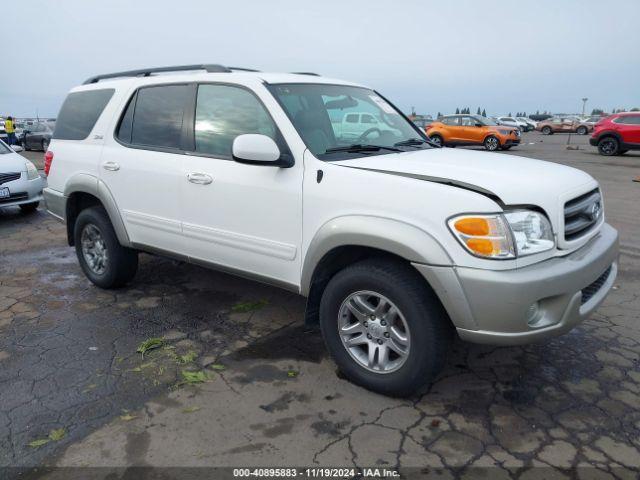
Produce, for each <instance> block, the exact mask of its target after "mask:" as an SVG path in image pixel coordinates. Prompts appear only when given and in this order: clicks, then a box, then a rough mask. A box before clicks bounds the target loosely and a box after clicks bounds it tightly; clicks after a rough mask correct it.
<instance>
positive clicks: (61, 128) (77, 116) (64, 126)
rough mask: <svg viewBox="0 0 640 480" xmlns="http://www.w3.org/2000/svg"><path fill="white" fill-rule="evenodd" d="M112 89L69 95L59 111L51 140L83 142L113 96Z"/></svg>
mask: <svg viewBox="0 0 640 480" xmlns="http://www.w3.org/2000/svg"><path fill="white" fill-rule="evenodd" d="M114 91H115V90H114V89H113V88H105V89H101V90H88V91H86V92H73V93H70V94H69V95H68V96H67V98H66V100H65V101H64V103H63V104H62V108H61V109H60V113H59V114H58V119H57V121H56V128H55V130H54V132H53V138H55V139H59V140H84V139H85V138H87V137H88V136H89V133H91V130H92V129H93V127H94V126H95V124H96V122H97V121H98V118H100V115H101V114H102V112H103V111H104V108H105V107H106V106H107V103H109V100H111V97H112V96H113V92H114Z"/></svg>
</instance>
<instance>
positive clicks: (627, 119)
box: [589, 112, 640, 156]
mask: <svg viewBox="0 0 640 480" xmlns="http://www.w3.org/2000/svg"><path fill="white" fill-rule="evenodd" d="M589 143H590V144H591V145H593V146H594V147H598V152H599V153H600V155H607V156H609V155H622V154H623V153H626V152H628V151H629V150H640V112H627V113H616V114H614V115H610V116H608V117H606V118H603V119H602V120H600V121H599V122H598V123H596V125H595V127H594V128H593V133H592V134H591V138H590V139H589Z"/></svg>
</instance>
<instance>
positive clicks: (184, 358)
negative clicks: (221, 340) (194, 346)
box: [177, 350, 198, 365]
mask: <svg viewBox="0 0 640 480" xmlns="http://www.w3.org/2000/svg"><path fill="white" fill-rule="evenodd" d="M196 358H198V354H197V353H196V352H194V351H193V350H189V352H187V353H185V354H184V355H180V356H179V357H178V360H177V361H178V363H180V364H182V365H184V364H185V363H191V362H193V361H194V360H195V359H196Z"/></svg>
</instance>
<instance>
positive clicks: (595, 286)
mask: <svg viewBox="0 0 640 480" xmlns="http://www.w3.org/2000/svg"><path fill="white" fill-rule="evenodd" d="M610 273H611V266H609V268H607V269H606V270H605V271H604V273H603V274H602V275H600V276H599V277H598V278H597V279H596V281H595V282H593V283H591V284H590V285H587V286H586V287H584V288H583V289H582V301H581V302H580V303H581V304H582V305H584V304H585V303H587V302H588V301H589V300H591V297H593V296H594V295H595V294H596V293H598V291H599V290H600V289H601V288H602V286H603V285H604V284H605V282H606V281H607V278H609V274H610Z"/></svg>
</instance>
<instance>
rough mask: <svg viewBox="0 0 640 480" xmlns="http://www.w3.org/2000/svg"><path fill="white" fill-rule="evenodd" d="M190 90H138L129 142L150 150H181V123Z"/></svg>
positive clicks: (178, 87)
mask: <svg viewBox="0 0 640 480" xmlns="http://www.w3.org/2000/svg"><path fill="white" fill-rule="evenodd" d="M190 92H191V88H190V87H189V86H187V85H163V86H159V87H145V88H141V89H140V90H138V98H137V100H136V107H135V112H134V114H133V128H132V131H131V143H133V144H134V145H148V146H152V147H163V148H180V146H181V144H182V141H181V139H182V121H183V116H184V109H185V106H186V104H187V102H188V101H189V94H190Z"/></svg>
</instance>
